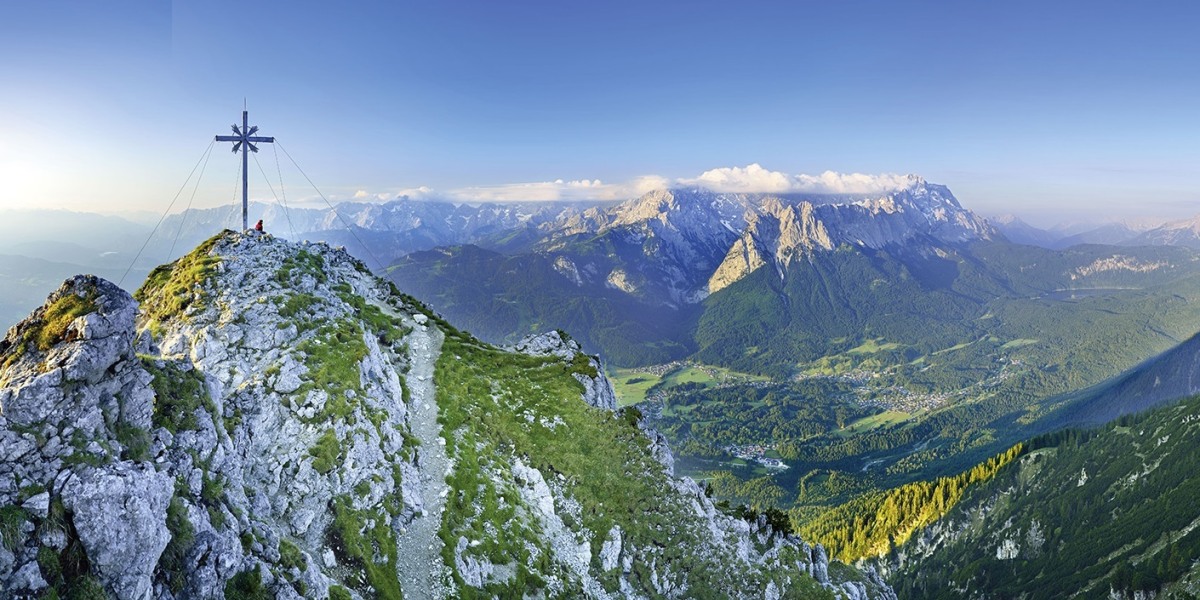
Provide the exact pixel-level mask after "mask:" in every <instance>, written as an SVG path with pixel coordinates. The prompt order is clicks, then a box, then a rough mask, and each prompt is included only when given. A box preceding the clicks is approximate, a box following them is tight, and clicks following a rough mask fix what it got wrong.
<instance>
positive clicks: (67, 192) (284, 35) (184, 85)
mask: <svg viewBox="0 0 1200 600" xmlns="http://www.w3.org/2000/svg"><path fill="white" fill-rule="evenodd" d="M243 23H244V24H245V26H235V25H237V24H243ZM1197 25H1200V13H1198V12H1197V11H1195V10H1194V8H1193V7H1192V6H1191V5H1190V4H1186V3H1182V2H1180V3H1162V4H1156V5H1154V6H1152V7H1151V6H1139V5H1127V4H1117V3H1105V4H1096V3H1086V4H1084V3H1061V4H1054V5H1044V4H1042V3H1034V2H1016V3H1004V4H981V3H949V2H946V3H941V2H929V3H920V4H916V5H908V4H905V5H901V4H896V3H884V2H878V3H853V4H842V3H838V4H836V5H832V6H824V5H806V6H797V5H795V4H794V3H782V2H780V3H761V4H756V5H753V6H749V7H746V6H738V7H733V6H731V5H728V4H724V3H707V2H702V3H694V2H689V3H651V4H648V5H647V4H645V3H633V2H617V3H605V4H603V5H594V6H593V5H564V4H561V3H541V2H535V3H526V4H522V5H519V6H518V5H511V4H497V3H485V2H468V3H458V4H455V5H443V4H440V3H433V4H430V3H396V4H392V5H386V6H385V5H371V6H359V7H356V8H355V9H354V10H346V9H344V8H341V7H335V6H333V5H324V4H318V3H286V4H285V3H282V2H267V3H257V4H256V5H254V6H244V5H241V4H236V3H232V2H224V1H223V2H213V3H205V4H204V5H202V6H199V5H189V4H187V3H170V4H168V3H154V4H146V3H134V2H128V1H117V2H109V3H103V4H97V3H89V2H82V1H64V0H51V1H49V2H39V3H8V4H6V5H4V6H2V7H0V56H2V57H3V58H0V80H2V81H4V82H5V83H4V85H5V88H6V90H7V91H9V92H10V93H6V94H0V208H31V207H38V208H63V209H72V210H85V211H91V212H100V213H107V214H113V213H117V214H120V213H125V212H130V211H148V212H153V213H161V211H162V210H163V209H164V208H165V207H166V205H167V203H168V202H169V201H170V199H171V198H172V197H173V196H174V195H175V194H176V192H177V191H178V190H179V189H180V186H181V184H182V183H183V181H184V178H185V177H186V176H187V174H188V171H189V170H190V169H191V168H192V166H193V165H196V164H197V161H198V159H199V158H200V157H201V156H202V155H203V153H204V151H205V148H206V147H207V145H208V143H209V142H210V141H211V140H212V136H213V135H215V134H218V133H220V134H224V133H227V132H228V129H229V123H232V122H234V121H237V120H239V119H240V115H239V114H238V111H240V110H241V106H242V100H243V99H246V101H247V102H248V104H249V110H250V117H251V124H254V125H258V126H260V127H261V132H262V134H263V135H273V136H277V137H278V138H279V139H280V141H281V143H282V144H283V145H284V146H285V147H286V149H287V150H288V153H290V154H291V155H292V156H294V157H295V158H296V159H297V161H299V162H300V164H301V166H302V167H303V168H304V169H305V171H306V172H307V175H308V176H309V177H311V178H312V180H313V181H315V182H317V183H318V185H320V186H321V189H322V190H323V191H324V192H325V193H326V194H327V195H328V196H330V199H331V200H333V201H338V200H349V199H354V198H356V197H357V198H358V199H367V200H371V199H389V198H394V197H396V196H397V195H401V194H409V195H410V196H413V197H436V198H446V199H455V200H465V201H488V200H519V199H529V200H537V199H552V198H595V199H623V198H628V197H632V196H635V195H637V194H638V193H641V192H643V191H645V190H646V189H650V188H652V187H662V186H663V185H664V184H676V183H679V182H690V181H698V180H702V179H703V177H704V175H705V174H713V173H716V174H726V175H729V174H732V175H730V177H731V178H726V179H725V180H724V181H725V183H729V182H730V181H732V182H733V189H737V190H739V191H778V190H776V189H773V188H771V186H772V185H776V184H778V178H777V177H776V175H784V174H791V175H786V176H787V177H798V176H799V174H803V173H807V174H809V175H810V176H812V177H816V178H818V179H819V178H820V177H822V176H823V174H826V173H827V172H836V173H845V174H856V173H869V174H907V173H913V174H917V175H920V176H922V177H924V178H926V179H927V180H929V181H931V182H935V183H940V184H944V185H947V186H949V187H950V189H951V190H952V191H953V192H954V193H955V195H956V196H957V197H958V198H959V199H960V201H961V202H962V203H963V205H964V206H966V207H968V208H971V209H972V210H975V211H977V212H979V213H981V214H985V215H996V214H1006V213H1008V214H1016V215H1019V216H1021V217H1022V218H1024V219H1026V220H1028V221H1030V222H1033V223H1035V224H1039V225H1049V224H1052V223H1055V222H1059V221H1066V220H1081V219H1090V220H1097V219H1098V218H1100V217H1112V218H1133V217H1146V216H1153V217H1160V218H1179V217H1185V216H1191V215H1192V214H1194V213H1196V212H1197V208H1196V207H1197V206H1200V203H1198V201H1200V191H1198V189H1197V187H1196V185H1195V175H1196V174H1197V167H1196V165H1197V164H1200V145H1197V144H1196V142H1195V140H1196V139H1197V137H1198V136H1197V135H1196V134H1197V132H1200V116H1198V115H1197V111H1196V110H1195V108H1194V105H1193V102H1192V100H1193V99H1194V98H1196V97H1197V96H1200V94H1198V92H1200V65H1198V64H1197V63H1196V62H1195V61H1194V60H1192V57H1195V56H1197V55H1200V40H1198V39H1197V38H1196V36H1194V31H1195V30H1196V28H1197ZM227 146H228V145H227V144H220V145H217V146H216V147H214V148H213V150H212V154H211V157H210V159H209V161H208V163H207V164H205V165H204V169H205V177H204V179H203V180H202V184H201V185H200V187H199V188H197V189H196V190H195V195H194V197H192V203H193V205H194V206H196V207H208V206H217V205H224V204H228V203H230V202H232V201H233V200H234V198H235V193H234V192H235V185H234V184H235V181H234V180H235V178H236V177H237V170H238V167H239V164H238V163H239V161H238V160H237V158H236V157H235V156H234V155H232V154H230V152H229V149H228V147H227ZM258 158H259V161H260V163H259V164H261V169H262V173H265V174H266V175H267V176H268V178H271V179H273V178H274V177H275V176H276V173H277V171H276V167H275V161H276V156H275V154H274V149H273V148H264V149H263V152H261V153H260V154H259V155H258ZM279 160H280V161H281V162H282V163H283V164H282V168H281V169H280V171H281V172H282V175H283V176H284V178H285V180H286V182H285V183H286V185H285V187H286V189H287V190H288V194H289V198H294V199H296V200H302V199H303V198H304V197H312V195H313V194H312V190H311V188H309V187H307V184H306V183H305V182H304V180H303V179H302V178H301V177H300V176H299V175H298V174H296V173H295V171H291V170H290V169H289V168H288V163H287V158H286V156H284V155H283V154H282V153H280V158H279ZM757 165H762V166H761V167H757ZM754 167H757V169H758V170H757V171H755V170H754V169H753V168H754ZM259 168H260V167H259V166H258V165H256V163H254V162H251V166H250V169H251V172H250V181H251V184H252V188H251V195H252V197H255V198H259V199H263V200H271V199H272V191H271V190H269V189H268V188H267V186H266V185H264V181H263V176H262V173H260V171H259ZM851 177H853V176H851ZM710 183H711V182H710ZM739 186H740V187H739ZM754 186H758V187H754ZM190 194H191V190H190V188H189V189H188V190H186V191H185V192H184V193H183V194H182V196H183V198H182V199H181V200H180V203H181V204H180V205H178V206H177V207H176V210H178V209H179V208H182V202H184V201H187V200H188V199H189V195H190Z"/></svg>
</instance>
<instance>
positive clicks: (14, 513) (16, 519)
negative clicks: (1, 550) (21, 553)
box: [0, 506, 29, 550]
mask: <svg viewBox="0 0 1200 600" xmlns="http://www.w3.org/2000/svg"><path fill="white" fill-rule="evenodd" d="M28 520H29V513H28V512H26V511H25V509H24V508H21V507H20V506H5V507H2V508H0V542H3V543H4V547H5V548H8V549H9V550H12V549H13V548H16V547H17V541H18V540H20V539H21V524H22V523H24V522H26V521H28Z"/></svg>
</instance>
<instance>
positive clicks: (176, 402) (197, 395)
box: [141, 356, 216, 433]
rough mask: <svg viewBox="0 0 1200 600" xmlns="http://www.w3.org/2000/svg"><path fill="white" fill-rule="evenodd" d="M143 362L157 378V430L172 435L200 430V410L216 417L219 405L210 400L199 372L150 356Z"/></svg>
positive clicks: (152, 381)
mask: <svg viewBox="0 0 1200 600" xmlns="http://www.w3.org/2000/svg"><path fill="white" fill-rule="evenodd" d="M141 359H142V367H144V368H145V369H146V370H147V371H148V372H149V373H150V375H151V376H152V377H153V379H152V380H151V382H150V386H151V387H153V388H154V414H153V416H152V421H153V423H154V426H155V427H165V428H166V429H167V431H170V432H171V433H176V432H179V431H187V430H194V429H198V428H199V427H200V423H199V421H198V420H197V418H196V409H198V408H200V407H205V408H206V409H208V411H209V412H210V413H212V414H215V413H216V405H215V404H214V403H213V401H212V398H211V397H209V395H208V386H206V385H205V384H204V376H203V375H201V374H200V372H199V371H197V370H196V369H185V368H184V363H183V362H182V361H171V360H160V359H157V358H154V357H148V356H142V357H141Z"/></svg>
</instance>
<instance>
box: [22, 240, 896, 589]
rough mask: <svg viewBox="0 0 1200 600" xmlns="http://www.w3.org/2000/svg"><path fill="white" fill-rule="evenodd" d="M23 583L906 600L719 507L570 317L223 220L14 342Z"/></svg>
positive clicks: (30, 322)
mask: <svg viewBox="0 0 1200 600" xmlns="http://www.w3.org/2000/svg"><path fill="white" fill-rule="evenodd" d="M0 411H2V412H0V537H2V544H0V596H2V597H4V598H89V599H90V598H119V599H123V600H124V599H128V600H142V599H146V598H153V599H163V600H167V599H175V598H268V597H276V598H314V599H325V598H330V599H336V600H345V599H351V598H353V599H371V598H388V599H390V598H401V597H405V598H446V597H462V598H471V597H530V598H538V597H595V598H615V597H629V598H660V597H664V598H685V597H734V598H738V597H740V598H783V597H802V598H804V597H812V598H828V597H843V598H891V597H894V594H893V593H892V591H891V590H890V589H889V588H888V587H887V586H886V585H885V584H884V583H883V582H882V581H881V580H880V579H879V577H878V576H877V575H875V573H874V572H873V571H868V572H865V573H864V572H860V571H858V570H855V569H853V568H851V567H848V566H846V565H842V564H839V563H830V562H829V561H828V560H827V558H826V554H825V551H824V550H823V549H822V548H821V547H820V546H810V545H808V544H806V543H804V542H802V541H801V540H799V539H796V538H794V537H791V536H789V535H786V534H784V533H781V532H778V531H776V530H775V529H773V528H772V526H771V522H772V519H771V518H769V516H768V515H756V514H754V513H749V512H746V511H740V512H738V516H733V515H732V514H727V512H726V511H723V510H721V509H720V508H719V507H717V506H716V505H714V503H713V502H711V501H710V500H709V498H708V497H707V494H706V490H705V488H703V487H702V486H700V485H698V484H697V483H695V482H693V481H691V480H688V479H676V478H675V477H673V475H672V474H671V469H670V452H669V450H668V449H667V448H666V445H665V441H664V440H663V439H662V438H661V437H659V436H657V435H656V434H654V433H653V432H651V431H647V430H645V429H644V428H643V426H642V423H641V420H640V415H639V414H638V413H637V412H636V411H617V410H616V403H615V398H614V396H613V392H612V386H611V384H610V383H609V382H608V380H607V379H606V378H605V376H604V375H603V369H602V368H601V365H600V364H599V362H598V360H597V359H596V358H594V357H590V356H587V355H585V354H583V353H582V352H580V349H579V346H578V345H577V344H575V343H574V342H573V341H572V340H570V338H569V337H568V336H566V335H565V334H562V333H560V332H554V333H551V334H547V335H543V336H540V337H536V338H531V339H527V340H525V341H523V342H521V343H520V344H518V345H517V346H516V347H514V348H510V349H500V348H496V347H493V346H490V345H487V344H484V343H483V342H480V341H479V340H477V339H475V338H474V337H472V336H471V335H470V334H467V333H464V332H461V331H458V330H457V329H455V328H454V327H452V326H450V325H449V324H448V323H446V322H445V321H443V320H442V319H441V318H439V317H438V316H437V315H436V314H434V313H432V312H430V311H429V310H428V309H427V308H425V307H424V306H423V305H422V304H420V303H419V302H417V301H416V300H415V299H413V298H411V297H408V296H406V295H404V294H402V293H400V292H399V291H398V290H396V289H395V288H394V287H393V286H392V285H390V284H388V283H386V282H384V281H382V280H380V279H378V278H376V277H375V276H373V275H372V274H371V273H370V272H369V271H368V270H367V269H366V268H365V267H364V266H363V264H362V263H360V262H359V261H357V260H355V259H354V258H353V257H351V256H350V255H349V254H347V253H346V252H345V251H343V250H339V249H335V248H331V247H329V246H327V245H324V244H308V243H302V244H294V243H290V242H287V241H284V240H280V239H276V238H273V237H271V236H269V235H262V234H256V233H253V232H250V233H246V234H238V233H234V232H224V233H222V234H220V235H218V236H216V237H214V238H212V239H210V240H208V241H207V242H205V243H203V244H201V245H200V246H199V247H198V248H197V249H196V250H195V251H193V252H192V253H190V254H188V255H187V256H185V257H183V258H181V259H179V260H178V261H176V262H174V263H172V264H170V265H166V266H163V267H160V268H158V269H156V270H155V271H153V272H152V273H151V274H150V276H149V278H148V279H147V281H146V282H145V284H144V285H143V286H142V287H141V289H139V290H138V292H137V294H135V296H134V297H131V296H130V295H129V294H127V293H126V292H124V291H123V290H121V289H120V288H118V287H117V286H115V285H113V284H112V283H109V282H107V281H105V280H103V279H99V278H96V277H91V276H78V277H74V278H72V279H70V280H68V281H67V282H65V283H64V284H63V285H62V287H61V288H59V289H58V290H57V291H55V292H54V293H53V294H51V296H50V297H49V299H48V300H47V302H46V304H45V305H44V306H43V307H41V308H39V309H37V310H36V311H34V312H33V314H31V315H30V316H29V317H28V318H27V319H25V320H24V321H22V322H21V323H19V324H18V325H16V326H14V327H13V328H12V329H10V330H9V331H8V333H7V336H6V337H5V338H4V340H3V341H2V342H0Z"/></svg>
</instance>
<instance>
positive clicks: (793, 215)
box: [534, 176, 996, 304]
mask: <svg viewBox="0 0 1200 600" xmlns="http://www.w3.org/2000/svg"><path fill="white" fill-rule="evenodd" d="M541 229H542V230H544V231H545V238H544V239H543V240H542V241H541V242H539V243H537V244H535V245H534V249H535V250H536V251H537V252H540V253H542V254H544V255H546V256H548V257H549V258H550V259H551V260H553V261H554V263H555V264H556V265H559V266H560V270H561V272H562V273H563V274H564V276H567V277H569V278H571V279H573V280H575V281H577V283H578V284H579V285H583V284H585V283H594V282H603V283H604V284H605V285H607V286H609V287H611V288H616V289H620V290H623V291H626V292H628V293H631V294H635V295H638V296H639V297H641V298H643V299H647V300H649V299H652V298H655V297H659V298H664V299H665V301H667V302H671V303H674V304H685V303H695V302H699V301H701V300H703V299H704V298H705V297H707V296H708V295H709V294H711V293H713V292H716V291H719V290H721V289H723V288H725V287H727V286H728V285H729V284H731V283H733V282H735V281H737V280H739V279H741V278H743V277H745V276H747V275H749V274H750V273H752V272H754V271H755V270H757V269H758V268H761V267H764V266H770V267H772V268H773V269H774V270H775V271H777V272H778V273H779V275H780V277H783V275H784V273H785V271H786V270H787V268H788V266H789V264H790V263H791V262H792V261H795V260H799V259H801V258H805V257H810V256H811V255H812V253H814V252H818V251H829V250H832V249H834V248H836V247H837V246H839V245H841V244H849V245H851V246H856V247H861V248H869V249H881V248H885V247H888V246H897V245H903V244H908V243H911V242H913V241H914V240H917V239H919V238H923V237H927V238H930V239H932V240H936V241H937V242H939V243H963V242H968V241H972V240H981V239H991V238H992V237H994V236H995V235H996V231H995V229H993V228H992V227H991V226H990V225H989V224H988V223H987V222H986V221H984V220H983V219H982V218H980V217H978V216H976V215H975V214H974V213H972V212H970V211H969V210H966V209H964V208H962V206H961V205H960V204H959V203H958V200H957V199H955V198H954V195H953V194H951V193H950V190H949V189H948V188H946V187H945V186H941V185H936V184H930V183H927V182H926V181H925V180H924V179H921V178H919V177H916V176H910V177H909V178H908V185H907V187H905V188H903V189H898V190H894V191H891V192H887V193H881V194H873V195H801V194H782V195H780V194H731V193H717V192H712V191H709V190H706V189H699V188H696V189H667V190H659V191H654V192H650V193H648V194H646V195H644V196H642V197H640V198H637V199H635V200H630V201H628V202H625V203H622V204H620V205H618V206H615V207H612V208H607V209H599V208H596V209H589V210H587V211H584V212H583V213H582V214H579V215H575V216H571V217H570V218H568V219H567V220H566V221H565V222H563V221H562V220H559V221H553V222H549V223H546V224H545V225H542V226H541ZM599 244H605V245H609V246H612V247H615V253H616V255H617V257H618V258H617V260H615V261H611V260H610V261H604V260H603V258H602V257H600V256H596V254H598V252H596V251H595V249H594V247H595V246H597V245H599ZM610 256H611V255H610ZM639 282H641V283H639Z"/></svg>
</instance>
